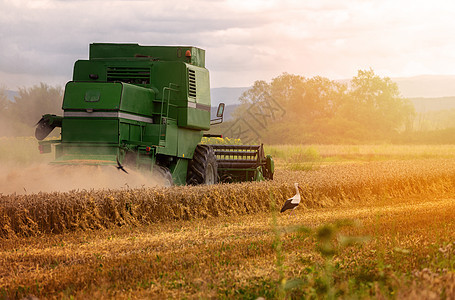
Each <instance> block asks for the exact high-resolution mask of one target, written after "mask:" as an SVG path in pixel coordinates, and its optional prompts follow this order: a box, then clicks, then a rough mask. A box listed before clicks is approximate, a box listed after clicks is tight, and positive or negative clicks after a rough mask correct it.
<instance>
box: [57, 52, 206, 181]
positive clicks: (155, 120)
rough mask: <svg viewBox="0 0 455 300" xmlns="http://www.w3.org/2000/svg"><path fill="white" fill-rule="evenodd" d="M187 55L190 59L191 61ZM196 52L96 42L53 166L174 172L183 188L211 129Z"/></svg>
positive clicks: (69, 89)
mask: <svg viewBox="0 0 455 300" xmlns="http://www.w3.org/2000/svg"><path fill="white" fill-rule="evenodd" d="M188 53H189V54H190V55H188ZM204 61H205V51H204V50H202V49H199V48H195V47H165V46H140V45H137V44H91V45H90V56H89V59H88V60H79V61H77V62H76V63H75V65H74V73H73V81H71V82H68V83H67V85H66V88H65V94H64V99H63V111H64V115H63V120H62V124H61V127H62V129H61V142H60V143H59V144H57V145H56V160H55V163H62V164H72V163H74V164H79V163H82V164H87V163H88V164H91V163H92V164H116V159H117V157H118V158H119V160H120V161H121V162H123V161H124V160H125V159H126V160H127V163H129V164H134V165H135V166H136V167H137V168H139V169H149V170H151V169H152V168H153V165H154V164H155V163H160V164H161V165H164V166H166V167H168V168H169V169H170V171H171V173H172V175H173V180H174V183H176V184H185V179H186V172H187V165H188V160H189V159H191V158H192V157H193V153H194V149H195V148H196V145H197V144H198V143H199V142H200V141H201V138H202V135H203V130H208V129H209V128H210V85H209V72H208V70H207V69H205V62H204Z"/></svg>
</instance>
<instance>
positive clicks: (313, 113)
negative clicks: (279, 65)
mask: <svg viewBox="0 0 455 300" xmlns="http://www.w3.org/2000/svg"><path fill="white" fill-rule="evenodd" d="M270 99H273V101H274V102H276V103H278V105H279V106H280V107H281V108H283V109H284V111H285V112H286V113H285V115H284V116H283V117H282V118H281V119H277V120H274V121H273V122H270V124H269V125H268V126H266V127H265V126H262V127H261V126H258V128H255V131H257V132H258V133H259V135H260V136H261V140H262V141H263V142H265V143H271V144H277V143H289V144H301V143H374V142H396V141H400V139H401V140H402V141H404V140H405V139H406V138H405V136H409V134H410V133H411V132H413V130H412V129H413V122H414V118H415V116H416V112H415V109H414V106H413V104H412V103H411V102H410V101H409V100H408V99H406V98H404V97H402V96H401V93H400V91H399V89H398V85H397V84H396V83H394V82H393V81H392V80H391V79H390V78H388V77H380V76H378V75H377V74H375V73H374V71H373V70H372V69H369V70H359V71H358V74H357V76H355V77H353V78H352V79H351V80H350V81H348V82H340V81H335V80H330V79H327V78H324V77H321V76H315V77H312V78H306V77H303V76H299V75H292V74H288V73H284V74H281V75H280V76H278V77H275V78H273V79H272V80H271V82H266V81H262V80H261V81H256V82H255V83H254V85H253V86H252V87H251V88H250V89H248V90H247V91H245V92H244V93H243V94H242V96H241V97H240V101H241V103H242V105H241V106H240V107H239V108H238V109H237V110H236V112H235V116H237V118H239V119H238V120H240V119H241V120H242V122H244V123H248V124H249V125H250V124H254V119H255V117H254V116H252V114H251V113H250V114H248V113H246V112H248V108H249V107H251V106H252V105H255V106H261V105H263V106H264V107H266V106H267V105H268V103H267V101H270ZM250 112H251V111H250ZM238 120H237V121H238ZM234 122H236V121H234ZM225 126H226V125H225ZM227 126H229V125H227ZM249 127H252V126H249ZM225 128H226V127H225ZM247 131H248V130H247Z"/></svg>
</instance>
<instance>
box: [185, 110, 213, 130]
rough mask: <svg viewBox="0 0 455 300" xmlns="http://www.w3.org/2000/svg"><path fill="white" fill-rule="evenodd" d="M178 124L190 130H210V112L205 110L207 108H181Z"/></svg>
mask: <svg viewBox="0 0 455 300" xmlns="http://www.w3.org/2000/svg"><path fill="white" fill-rule="evenodd" d="M195 106H196V105H195ZM196 107H197V106H196ZM178 124H179V126H180V127H186V128H190V129H199V130H209V129H210V111H207V110H205V108H204V109H198V108H192V107H186V108H179V116H178Z"/></svg>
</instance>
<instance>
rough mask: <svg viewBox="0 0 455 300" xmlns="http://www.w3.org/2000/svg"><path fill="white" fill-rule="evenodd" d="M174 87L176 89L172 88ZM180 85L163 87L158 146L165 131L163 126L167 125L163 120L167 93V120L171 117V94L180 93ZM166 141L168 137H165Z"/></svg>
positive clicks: (170, 84)
mask: <svg viewBox="0 0 455 300" xmlns="http://www.w3.org/2000/svg"><path fill="white" fill-rule="evenodd" d="M172 86H174V87H172ZM178 88H179V85H178V84H175V83H172V82H171V83H169V86H165V87H163V97H162V98H161V111H160V130H159V135H158V144H159V142H160V141H161V134H162V130H163V124H164V123H165V121H164V120H165V119H164V118H163V110H164V101H165V100H166V91H167V101H166V118H168V117H169V105H170V103H169V102H170V99H171V92H172V91H174V92H178V91H179V89H178ZM164 141H166V135H165V136H164Z"/></svg>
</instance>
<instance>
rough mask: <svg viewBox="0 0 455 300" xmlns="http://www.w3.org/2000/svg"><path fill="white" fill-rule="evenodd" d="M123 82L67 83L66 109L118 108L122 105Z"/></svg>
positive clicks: (64, 104) (64, 103)
mask: <svg viewBox="0 0 455 300" xmlns="http://www.w3.org/2000/svg"><path fill="white" fill-rule="evenodd" d="M121 95H122V84H121V83H93V82H73V81H70V82H68V83H67V84H66V87H65V95H64V98H63V109H64V110H87V109H95V110H116V109H118V108H119V106H120V97H121Z"/></svg>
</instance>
